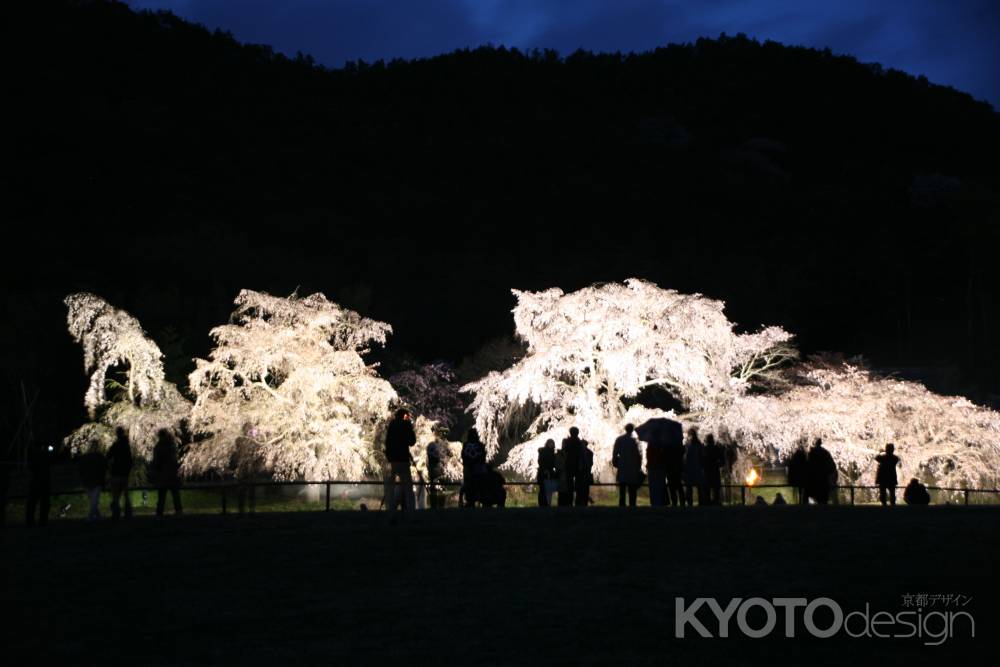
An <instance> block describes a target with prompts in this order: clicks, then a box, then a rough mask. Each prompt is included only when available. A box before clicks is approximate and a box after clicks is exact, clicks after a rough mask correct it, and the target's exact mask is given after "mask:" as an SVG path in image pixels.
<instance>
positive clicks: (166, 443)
mask: <svg viewBox="0 0 1000 667" xmlns="http://www.w3.org/2000/svg"><path fill="white" fill-rule="evenodd" d="M156 437H157V440H156V446H155V447H154V448H153V460H152V461H150V464H149V470H150V472H151V473H152V474H153V480H154V481H155V482H156V516H163V510H164V508H165V507H166V504H167V493H170V497H171V499H172V500H173V503H174V514H181V513H182V512H183V509H182V508H181V475H180V467H181V466H180V460H179V457H178V456H177V442H176V441H175V440H174V436H173V434H172V433H171V432H170V431H169V430H167V429H165V428H163V429H160V430H159V432H157V434H156Z"/></svg>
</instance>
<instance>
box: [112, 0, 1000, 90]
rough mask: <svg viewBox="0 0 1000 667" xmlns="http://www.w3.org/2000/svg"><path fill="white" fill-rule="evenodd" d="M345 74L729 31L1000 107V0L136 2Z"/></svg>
mask: <svg viewBox="0 0 1000 667" xmlns="http://www.w3.org/2000/svg"><path fill="white" fill-rule="evenodd" d="M128 2H129V4H131V5H132V6H133V7H137V8H149V9H170V10H172V11H173V12H174V13H176V14H177V15H179V16H182V17H184V18H186V19H189V20H192V21H195V22H197V23H202V24H204V25H206V26H208V27H209V28H222V29H225V30H229V31H231V32H232V33H233V34H234V35H235V36H236V37H237V38H238V39H240V40H241V41H246V42H256V43H263V44H270V45H271V46H273V47H274V48H275V49H277V50H280V51H283V52H285V53H287V54H289V55H293V54H294V53H295V52H296V51H302V52H304V53H309V54H311V55H312V56H313V57H315V58H316V60H318V61H319V62H321V63H323V64H325V65H328V66H331V67H340V66H341V65H343V64H344V62H345V61H347V60H357V59H362V60H366V61H373V60H377V59H379V58H383V59H390V58H394V57H403V58H412V57H416V56H429V55H435V54H438V53H443V52H448V51H452V50H454V49H457V48H462V47H467V46H469V47H472V46H478V45H481V44H485V43H487V42H489V43H493V44H496V45H500V44H503V45H506V46H516V47H520V48H531V47H547V48H554V49H557V50H558V51H559V52H560V53H563V54H566V53H570V52H572V51H574V50H575V49H577V48H579V47H582V48H585V49H589V50H595V51H643V50H647V49H650V48H653V47H655V46H657V45H661V44H665V43H667V42H689V41H693V40H694V39H697V38H698V37H701V36H708V37H716V36H718V35H719V33H721V32H726V33H728V34H736V33H738V32H744V33H746V34H747V35H749V36H751V37H756V38H758V39H760V40H764V39H774V40H777V41H780V42H784V43H786V44H798V45H805V46H814V47H819V48H823V47H829V48H830V49H831V50H833V51H834V52H836V53H847V54H851V55H854V56H856V57H857V58H858V59H859V60H861V61H864V62H879V63H882V64H883V65H885V66H886V67H895V68H897V69H901V70H904V71H906V72H909V73H911V74H923V75H925V76H926V77H927V78H928V79H930V80H931V81H933V82H935V83H941V84H945V85H950V86H954V87H955V88H958V89H960V90H963V91H966V92H969V93H971V94H972V95H973V96H975V97H976V98H979V99H985V100H987V101H989V102H990V103H992V104H993V105H994V107H996V106H998V103H1000V67H998V66H997V63H998V62H1000V46H998V42H1000V40H998V39H997V37H998V32H1000V31H998V28H1000V0H886V1H883V2H876V1H875V0H786V1H779V0H758V1H756V2H746V1H743V2H740V1H737V0H697V1H693V0H689V1H687V2H682V1H680V0H128Z"/></svg>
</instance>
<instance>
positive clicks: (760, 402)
mask: <svg viewBox="0 0 1000 667" xmlns="http://www.w3.org/2000/svg"><path fill="white" fill-rule="evenodd" d="M787 376H788V383H789V388H788V390H787V391H784V392H781V393H778V394H761V395H753V396H743V397H740V398H739V399H738V400H736V401H735V402H734V403H732V404H731V406H730V408H729V410H728V411H727V413H726V414H725V415H724V416H723V417H722V418H721V420H720V423H721V424H722V425H724V426H725V427H726V428H727V429H728V430H729V432H730V433H731V434H733V436H734V437H735V438H736V439H737V441H738V442H739V443H740V445H741V446H742V447H743V448H744V449H746V450H747V451H750V452H753V453H754V454H755V455H757V456H758V457H760V458H761V459H763V460H767V461H773V462H780V461H785V460H787V459H788V457H789V456H791V454H792V452H794V451H795V449H796V448H797V447H799V446H800V445H808V444H811V442H812V441H813V440H814V439H815V438H822V439H823V442H824V446H825V447H826V448H827V449H829V450H830V453H831V454H832V455H833V458H834V460H835V461H836V462H837V466H838V467H839V468H840V471H841V475H842V477H841V478H842V479H846V480H850V481H855V480H859V481H860V482H861V483H867V484H872V483H874V473H875V464H874V457H875V455H876V454H877V453H878V452H879V451H880V450H882V449H883V448H884V447H885V445H886V443H890V442H892V443H894V444H895V445H896V454H897V455H898V456H899V457H900V459H901V470H900V481H901V483H903V484H905V483H906V482H907V481H908V480H909V479H910V478H912V477H917V478H919V479H921V480H922V481H924V482H925V483H928V484H936V485H940V486H945V487H955V488H965V487H969V488H997V487H998V486H1000V413H997V412H995V411H993V410H989V409H987V408H984V407H981V406H977V405H975V404H973V403H971V402H970V401H969V400H967V399H965V398H962V397H960V396H941V395H939V394H935V393H933V392H931V391H929V390H928V389H927V388H925V387H924V386H923V385H921V384H918V383H916V382H909V381H904V380H898V379H894V378H890V377H881V376H879V375H877V374H875V373H873V372H872V371H870V370H869V369H867V368H864V367H863V366H860V365H856V364H851V363H845V362H843V361H840V360H836V359H830V358H820V357H816V358H813V359H810V360H809V361H808V362H807V363H804V364H801V365H799V366H797V367H795V368H792V369H789V371H788V372H787Z"/></svg>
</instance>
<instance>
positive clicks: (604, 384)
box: [463, 279, 791, 476]
mask: <svg viewBox="0 0 1000 667" xmlns="http://www.w3.org/2000/svg"><path fill="white" fill-rule="evenodd" d="M514 295H515V296H516V297H517V300H518V303H517V306H516V307H515V308H514V323H515V327H516V331H517V335H518V336H519V337H520V338H521V339H522V340H524V342H525V343H526V344H527V346H528V353H527V355H526V356H525V357H524V358H523V359H521V360H520V361H518V362H517V363H516V364H515V365H514V366H513V367H511V368H509V369H508V370H506V371H503V372H493V373H490V374H489V375H487V376H486V377H485V378H483V379H482V380H479V381H476V382H472V383H470V384H468V385H466V386H465V387H463V389H464V390H465V391H470V392H473V393H474V394H475V397H474V399H473V401H472V405H471V406H470V410H471V411H472V412H473V413H474V414H475V417H476V426H477V428H478V429H479V432H480V434H481V435H482V436H483V438H484V442H485V443H486V445H487V448H488V451H489V453H490V455H494V454H496V452H497V450H498V447H499V434H500V432H502V431H503V429H504V428H505V425H506V424H507V422H508V421H509V420H510V419H512V418H513V417H514V415H516V414H517V413H518V411H519V410H520V409H521V408H523V406H526V405H531V406H533V407H534V408H536V411H537V415H536V416H535V418H534V420H533V421H531V423H530V424H529V425H528V426H527V428H526V429H525V430H524V435H523V439H522V444H521V445H519V446H517V447H515V448H514V450H513V451H512V452H511V455H510V458H509V459H508V461H507V463H506V465H507V467H509V468H511V469H513V470H516V471H518V472H521V473H523V474H528V473H530V471H531V470H532V469H533V468H534V465H535V463H534V461H535V457H536V455H537V454H536V450H537V448H538V447H539V446H541V445H542V444H543V443H544V442H545V440H546V439H548V438H553V439H554V440H556V442H557V443H558V442H559V441H560V440H561V439H562V438H563V437H565V436H566V435H567V431H568V429H569V427H570V426H576V427H578V428H579V429H580V431H581V437H583V438H584V439H586V440H588V441H589V442H590V443H591V444H592V448H593V449H594V452H595V467H596V468H597V472H598V474H602V473H603V474H604V476H607V473H608V466H609V462H610V458H611V448H612V444H613V442H614V438H615V436H616V435H618V434H620V433H621V428H622V427H623V425H624V424H625V423H626V422H627V421H631V422H633V423H635V424H637V425H638V424H640V423H642V422H643V421H645V420H646V419H649V418H652V417H658V416H665V415H664V413H662V412H661V411H658V410H649V409H647V408H643V407H642V406H636V405H633V406H632V407H631V408H627V406H626V403H625V399H629V398H634V397H635V396H637V395H638V394H639V392H640V391H642V389H644V388H646V387H651V386H660V387H663V388H665V389H667V390H668V391H670V392H671V393H672V394H673V395H674V396H675V397H676V398H677V399H679V400H680V401H681V402H682V403H683V404H684V405H685V407H686V408H688V409H689V410H690V411H691V412H692V413H695V414H700V413H713V412H716V411H718V410H720V409H723V408H724V407H725V406H727V405H729V404H730V403H731V402H732V401H733V400H735V399H736V398H737V397H739V396H741V395H742V394H743V393H744V392H745V391H746V389H747V387H748V386H749V383H750V382H751V380H752V379H753V378H754V377H755V376H756V375H758V374H762V373H767V372H771V371H772V370H773V369H774V368H775V367H776V365H777V364H778V363H780V360H781V359H783V358H784V356H783V355H785V354H786V353H783V352H781V350H783V349H787V346H788V343H789V341H790V340H791V334H789V333H787V332H786V331H784V330H782V329H780V328H779V327H768V328H765V329H763V330H761V331H760V332H759V333H756V334H737V333H735V332H734V331H733V328H734V325H733V323H732V322H730V321H729V320H728V319H726V317H725V315H724V314H723V307H724V304H723V303H722V302H721V301H716V300H713V299H708V298H706V297H703V296H701V295H698V294H693V295H689V294H680V293H678V292H676V291H674V290H665V289H661V288H659V287H657V286H656V285H654V284H652V283H649V282H645V281H642V280H635V279H633V280H628V281H626V282H625V283H624V284H618V283H611V284H605V285H597V286H593V287H587V288H584V289H581V290H578V291H576V292H572V293H569V294H565V293H564V292H563V291H562V290H559V289H550V290H546V291H543V292H521V291H517V290H515V291H514Z"/></svg>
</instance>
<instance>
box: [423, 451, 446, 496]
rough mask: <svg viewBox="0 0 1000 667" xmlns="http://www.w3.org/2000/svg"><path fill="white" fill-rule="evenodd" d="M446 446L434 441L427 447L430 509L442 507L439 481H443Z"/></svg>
mask: <svg viewBox="0 0 1000 667" xmlns="http://www.w3.org/2000/svg"><path fill="white" fill-rule="evenodd" d="M446 447H447V445H446V444H444V443H442V442H441V440H440V439H436V440H434V441H433V442H432V443H431V444H429V445H427V482H428V490H429V491H430V502H431V509H441V508H442V507H444V494H443V493H442V489H441V480H442V479H444V458H445V454H444V452H445V451H446V450H445V448H446Z"/></svg>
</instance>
